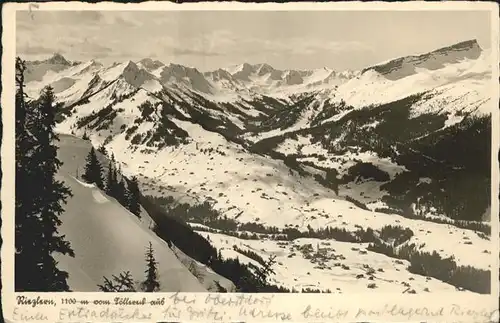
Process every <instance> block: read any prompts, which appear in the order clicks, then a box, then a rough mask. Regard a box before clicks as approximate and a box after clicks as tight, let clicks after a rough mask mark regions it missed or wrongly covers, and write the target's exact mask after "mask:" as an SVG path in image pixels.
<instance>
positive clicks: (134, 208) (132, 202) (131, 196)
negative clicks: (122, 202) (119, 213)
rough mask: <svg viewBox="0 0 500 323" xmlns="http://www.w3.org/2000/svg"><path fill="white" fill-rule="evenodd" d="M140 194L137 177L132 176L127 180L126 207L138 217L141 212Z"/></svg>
mask: <svg viewBox="0 0 500 323" xmlns="http://www.w3.org/2000/svg"><path fill="white" fill-rule="evenodd" d="M140 194H141V193H140V190H139V182H138V181H137V177H135V176H134V177H132V179H131V180H130V181H128V202H129V203H128V209H129V211H130V212H132V213H134V214H135V215H137V216H138V217H139V216H140V214H141V205H140V198H141V197H140Z"/></svg>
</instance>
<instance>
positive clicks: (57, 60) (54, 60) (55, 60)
mask: <svg viewBox="0 0 500 323" xmlns="http://www.w3.org/2000/svg"><path fill="white" fill-rule="evenodd" d="M45 63H48V64H59V65H71V63H70V62H69V61H68V60H67V59H66V58H64V56H62V55H61V54H59V53H54V55H52V57H50V58H48V59H47V60H45Z"/></svg>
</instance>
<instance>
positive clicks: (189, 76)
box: [159, 63, 212, 94]
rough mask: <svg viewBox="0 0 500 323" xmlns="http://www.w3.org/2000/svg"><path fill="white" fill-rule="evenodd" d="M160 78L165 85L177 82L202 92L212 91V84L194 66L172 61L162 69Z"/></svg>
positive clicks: (208, 92)
mask: <svg viewBox="0 0 500 323" xmlns="http://www.w3.org/2000/svg"><path fill="white" fill-rule="evenodd" d="M159 79H160V82H161V83H162V84H163V85H171V84H176V85H180V86H184V87H188V88H190V89H192V90H195V91H199V92H202V93H206V94H210V93H212V85H211V84H210V83H209V82H208V81H207V79H205V77H204V76H203V74H202V73H201V72H200V71H198V70H197V69H196V68H193V67H186V66H183V65H179V64H172V63H171V64H169V65H167V66H164V67H163V68H162V69H161V71H160V73H159Z"/></svg>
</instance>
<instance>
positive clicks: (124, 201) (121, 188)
mask: <svg viewBox="0 0 500 323" xmlns="http://www.w3.org/2000/svg"><path fill="white" fill-rule="evenodd" d="M115 198H116V199H117V200H118V202H120V204H121V205H123V206H124V207H127V206H128V192H127V188H126V187H125V182H124V181H123V176H122V177H121V178H120V180H119V181H117V184H116V196H115Z"/></svg>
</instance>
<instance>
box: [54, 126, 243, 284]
mask: <svg viewBox="0 0 500 323" xmlns="http://www.w3.org/2000/svg"><path fill="white" fill-rule="evenodd" d="M60 139H61V141H60V142H59V147H60V149H59V151H58V156H59V159H60V160H61V161H62V162H63V166H62V167H61V169H60V171H59V173H58V179H59V180H62V181H63V182H64V183H65V184H66V185H67V186H68V187H69V188H70V189H71V192H72V194H73V196H72V197H71V198H70V199H69V200H68V203H67V204H66V205H65V211H64V213H63V214H62V216H61V221H62V225H61V226H60V233H61V234H63V235H65V236H66V239H67V240H68V241H69V242H70V243H71V247H72V248H73V250H74V252H75V257H74V258H72V257H68V256H62V255H58V256H57V260H58V261H59V263H60V267H61V269H63V270H66V271H67V272H68V273H69V285H70V288H71V289H72V290H74V291H79V292H80V291H81V292H84V291H97V290H98V287H97V285H98V284H102V283H103V276H105V277H108V278H111V276H112V275H117V274H119V273H120V272H123V271H130V273H131V274H132V276H133V277H134V279H136V280H137V283H139V282H140V281H142V280H144V277H143V276H144V270H145V261H144V254H145V251H146V247H147V246H148V244H149V242H151V244H152V246H153V249H154V252H155V257H156V260H157V261H158V268H159V270H158V277H159V281H160V290H161V291H163V292H174V291H181V292H203V291H207V290H215V289H213V288H214V287H213V286H212V285H213V284H215V282H216V281H217V282H219V281H220V283H221V285H222V286H224V287H225V288H226V289H227V290H229V291H231V290H232V289H234V285H233V284H232V283H231V282H229V281H228V280H227V279H225V278H223V277H221V276H219V275H217V274H215V273H214V272H213V271H211V270H209V269H207V268H204V267H203V266H200V268H198V272H199V273H201V277H202V278H203V280H202V281H200V280H198V279H197V277H195V276H194V275H193V274H192V273H191V272H190V271H189V268H187V267H186V266H185V265H184V264H183V262H190V261H193V262H194V260H192V259H190V258H189V257H187V256H185V255H183V254H182V252H181V251H179V250H178V249H177V248H176V247H175V246H173V248H174V249H173V250H172V249H171V248H169V246H168V244H167V243H166V242H165V241H163V240H162V239H160V238H159V237H158V236H157V235H156V234H155V233H154V232H153V231H152V230H151V228H152V224H153V220H152V219H151V218H150V217H149V215H148V214H147V213H146V212H145V211H144V210H143V211H142V214H141V219H138V218H137V216H135V215H134V214H132V213H130V212H129V211H128V210H127V209H125V208H124V207H123V206H122V205H120V204H119V203H118V202H117V201H116V200H115V199H114V198H112V197H109V196H107V195H106V194H105V193H104V192H103V191H101V190H100V189H98V188H97V187H95V186H94V185H93V184H87V183H85V182H83V181H82V180H81V179H80V180H79V179H77V178H76V177H77V174H78V173H80V174H81V172H82V169H83V165H84V160H85V156H86V154H88V152H89V151H90V147H91V145H90V143H89V142H88V141H84V140H82V139H79V138H75V137H72V136H67V135H61V136H60ZM99 157H100V159H101V163H102V164H103V165H106V166H107V162H106V160H105V159H104V158H103V156H102V155H99ZM78 167H79V169H78ZM176 253H180V254H182V257H179V258H178V257H177V255H176Z"/></svg>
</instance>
